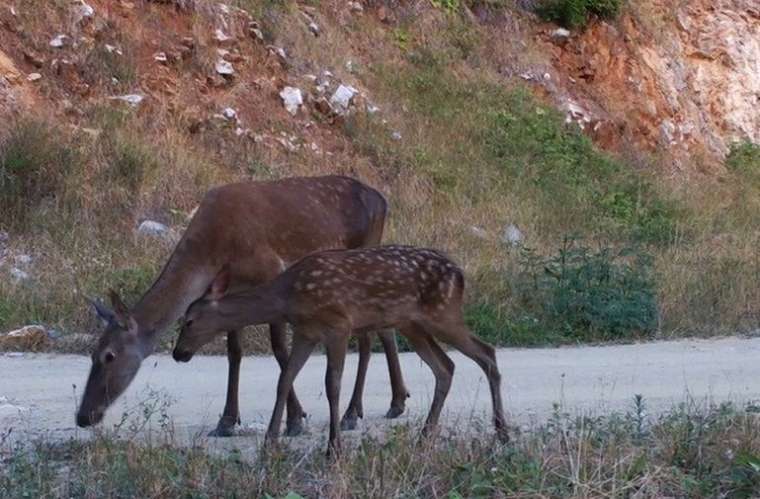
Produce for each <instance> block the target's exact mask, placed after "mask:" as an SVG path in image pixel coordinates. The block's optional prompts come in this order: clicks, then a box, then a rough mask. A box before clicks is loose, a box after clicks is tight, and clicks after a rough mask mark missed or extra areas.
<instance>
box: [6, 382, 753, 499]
mask: <svg viewBox="0 0 760 499" xmlns="http://www.w3.org/2000/svg"><path fill="white" fill-rule="evenodd" d="M153 409H156V407H153V406H151V408H150V410H149V411H148V413H149V416H151V415H156V414H157V415H160V407H159V408H158V409H159V410H158V413H156V412H155V411H153ZM473 423H474V426H472V427H471V428H469V429H463V430H459V431H457V430H451V431H449V432H444V434H441V435H439V436H437V437H436V438H435V439H432V440H426V441H419V440H418V436H417V435H418V428H417V425H416V424H406V425H404V424H402V425H394V426H393V427H392V428H391V429H390V430H389V431H388V433H387V434H386V435H385V436H382V437H379V438H378V437H373V436H369V435H363V436H361V437H360V438H359V439H358V440H357V441H352V440H347V441H346V443H347V444H348V445H346V446H345V448H344V453H343V455H342V456H341V458H340V459H338V460H330V459H328V458H325V457H324V454H323V449H322V445H315V446H312V447H310V448H308V449H307V450H304V449H303V448H301V449H298V448H296V447H291V446H289V445H288V444H287V443H284V442H283V444H281V445H280V446H278V447H277V448H274V449H260V450H258V451H257V452H255V453H254V454H253V455H250V451H248V453H249V454H248V455H246V454H245V453H244V452H242V451H238V450H232V451H230V452H219V451H215V452H214V453H213V454H210V453H209V452H208V451H207V450H206V449H204V447H203V445H202V442H196V444H195V445H190V446H183V445H180V444H178V443H177V442H175V441H174V437H173V436H172V433H171V430H170V429H167V430H166V431H163V432H162V433H158V434H157V436H155V437H154V438H151V439H149V440H147V441H146V440H145V439H139V438H134V437H131V438H129V437H127V438H125V436H124V435H121V436H118V435H110V436H109V435H101V436H99V437H96V438H95V439H93V440H91V441H88V442H77V441H69V442H66V443H50V442H44V441H38V442H36V443H34V444H31V445H26V446H17V447H9V446H5V448H3V449H2V454H0V456H2V463H3V466H2V467H0V497H14V498H15V497H39V498H57V497H156V496H159V497H178V496H182V497H277V498H280V497H282V498H285V497H288V498H296V497H336V498H342V497H378V498H380V497H383V498H385V497H448V498H452V499H453V498H461V497H547V498H554V497H557V498H560V497H563V498H564V497H637V498H647V497H651V498H654V497H689V498H712V497H730V498H737V499H738V498H751V497H757V494H759V493H760V409H759V408H758V407H757V406H756V405H751V404H749V405H746V406H735V405H731V404H723V405H720V406H709V407H707V406H704V405H700V404H697V403H694V402H689V403H684V404H682V405H679V406H677V407H674V408H673V409H672V410H671V411H669V412H666V413H665V414H662V415H660V416H649V415H648V414H647V407H646V400H644V399H642V398H641V397H636V399H635V400H634V401H633V402H632V404H631V408H630V410H628V411H625V412H623V413H614V414H608V415H602V416H591V415H587V416H579V415H571V414H568V413H566V412H564V411H563V410H562V409H561V408H560V407H559V406H556V407H555V410H554V413H553V415H552V416H551V417H550V418H549V420H548V421H547V422H546V423H544V424H542V425H539V426H534V427H532V428H530V429H529V430H527V431H525V432H523V433H521V434H519V435H517V436H516V437H515V439H514V440H513V442H511V443H510V444H508V445H502V444H499V443H496V442H495V439H492V438H489V437H488V436H485V435H484V434H483V433H484V432H485V433H488V431H489V429H487V425H483V427H481V426H480V425H479V423H477V422H473ZM167 428H168V426H167ZM127 433H128V432H127ZM349 442H350V443H349Z"/></svg>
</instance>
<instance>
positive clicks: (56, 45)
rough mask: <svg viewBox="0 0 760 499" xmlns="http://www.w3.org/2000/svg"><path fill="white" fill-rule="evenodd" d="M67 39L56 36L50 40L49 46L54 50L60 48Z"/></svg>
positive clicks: (62, 36)
mask: <svg viewBox="0 0 760 499" xmlns="http://www.w3.org/2000/svg"><path fill="white" fill-rule="evenodd" d="M68 39H69V37H68V36H66V35H56V36H55V37H53V39H52V40H50V46H51V47H54V48H61V47H63V46H64V45H65V44H66V43H67V41H68Z"/></svg>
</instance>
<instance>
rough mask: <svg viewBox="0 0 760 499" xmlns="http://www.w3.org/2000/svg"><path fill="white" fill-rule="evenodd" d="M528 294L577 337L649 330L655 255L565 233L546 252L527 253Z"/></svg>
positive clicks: (530, 303) (549, 318) (533, 305)
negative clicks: (590, 243)
mask: <svg viewBox="0 0 760 499" xmlns="http://www.w3.org/2000/svg"><path fill="white" fill-rule="evenodd" d="M522 264H523V268H524V271H523V272H524V275H523V283H524V284H523V289H522V293H523V296H524V300H525V301H526V302H527V304H528V306H530V307H531V308H534V309H536V308H537V309H538V310H540V312H541V316H542V317H543V318H544V320H545V321H547V322H548V324H550V325H551V326H553V327H555V328H557V329H558V330H559V331H561V332H562V333H563V335H565V336H568V337H572V338H577V339H593V338H602V339H610V340H611V339H620V338H630V337H637V336H650V335H651V334H653V333H654V332H655V330H656V327H657V303H656V299H655V289H654V282H653V279H652V277H651V266H652V261H651V258H650V257H649V256H648V255H646V254H643V253H641V252H638V251H635V250H632V249H629V248H626V249H622V250H614V249H612V248H609V247H601V248H599V249H597V250H592V249H590V248H588V247H584V246H581V245H580V244H579V243H578V241H577V240H576V239H573V238H569V237H566V238H565V239H564V241H563V243H562V246H561V247H560V249H559V251H558V252H557V253H556V254H554V255H550V256H548V257H544V256H541V255H537V254H535V253H534V252H531V251H530V250H526V251H525V252H524V253H523V262H522Z"/></svg>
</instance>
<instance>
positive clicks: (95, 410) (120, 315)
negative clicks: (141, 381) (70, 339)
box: [76, 291, 145, 428]
mask: <svg viewBox="0 0 760 499" xmlns="http://www.w3.org/2000/svg"><path fill="white" fill-rule="evenodd" d="M110 298H111V306H112V307H113V310H109V309H108V308H106V307H105V306H104V305H102V304H101V303H98V302H94V301H93V302H92V305H93V307H94V308H95V312H96V313H97V315H98V318H99V319H100V320H101V322H102V323H103V326H104V328H105V329H104V331H103V333H102V334H101V336H100V340H99V341H98V344H97V346H96V347H95V351H94V352H93V353H92V367H91V369H90V376H89V377H88V378H87V385H86V386H85V390H84V395H83V396H82V403H81V404H80V406H79V410H78V412H77V416H76V421H77V425H78V426H81V427H82V428H84V427H87V426H91V425H94V424H97V423H99V422H100V421H101V420H102V419H103V415H104V414H105V411H106V409H107V408H108V406H110V405H111V404H112V403H113V402H114V401H115V400H116V399H117V398H118V397H119V395H121V394H122V393H123V392H124V390H126V389H127V386H129V383H130V382H131V381H132V379H133V378H134V377H135V375H136V374H137V371H138V369H139V368H140V364H141V363H142V360H143V358H144V356H145V354H144V348H143V344H142V341H141V335H140V331H139V327H138V325H137V321H135V319H134V318H133V317H132V315H131V314H130V312H129V310H128V309H127V307H126V306H125V305H124V303H123V302H122V301H121V298H119V295H118V294H117V293H116V292H115V291H111V293H110Z"/></svg>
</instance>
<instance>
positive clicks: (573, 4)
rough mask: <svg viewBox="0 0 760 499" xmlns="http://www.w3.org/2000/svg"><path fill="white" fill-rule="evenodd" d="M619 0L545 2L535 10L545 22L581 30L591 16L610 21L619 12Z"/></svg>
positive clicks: (560, 0) (557, 0)
mask: <svg viewBox="0 0 760 499" xmlns="http://www.w3.org/2000/svg"><path fill="white" fill-rule="evenodd" d="M621 4H622V1H621V0H545V1H543V3H541V4H539V6H538V8H537V9H536V11H537V13H538V15H540V16H541V17H542V18H544V19H546V20H547V21H552V22H556V23H558V24H561V25H562V26H565V27H568V28H582V27H583V26H585V25H586V23H587V22H588V18H589V16H591V15H595V16H598V17H600V18H602V19H612V18H614V17H616V16H617V15H618V13H619V12H620V7H621Z"/></svg>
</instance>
